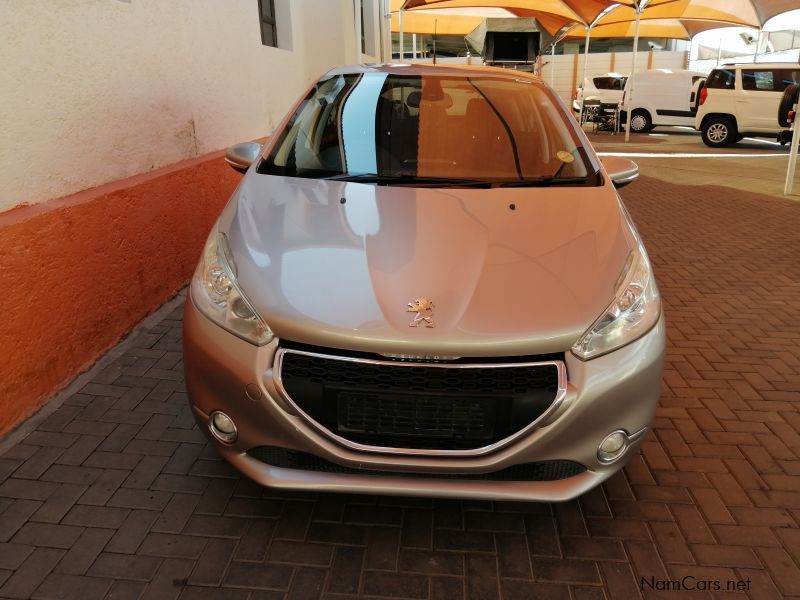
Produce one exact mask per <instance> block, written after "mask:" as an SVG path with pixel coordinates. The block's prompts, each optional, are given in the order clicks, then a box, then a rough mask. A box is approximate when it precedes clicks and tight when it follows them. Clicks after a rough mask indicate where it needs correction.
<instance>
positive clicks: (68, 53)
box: [0, 0, 379, 211]
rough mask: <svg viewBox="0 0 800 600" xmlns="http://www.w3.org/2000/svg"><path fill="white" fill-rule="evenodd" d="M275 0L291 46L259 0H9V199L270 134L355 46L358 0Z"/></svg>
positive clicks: (2, 88) (1, 144)
mask: <svg viewBox="0 0 800 600" xmlns="http://www.w3.org/2000/svg"><path fill="white" fill-rule="evenodd" d="M371 1H374V2H375V3H377V2H378V1H379V0H371ZM275 5H276V12H277V17H278V38H279V44H280V45H281V46H282V48H271V47H267V46H262V44H261V37H260V29H259V21H258V7H257V0H169V1H166V0H91V1H86V0H81V1H79V0H48V1H47V2H43V1H32V0H0V211H3V210H7V209H9V208H12V207H14V206H16V205H19V204H23V203H28V204H33V203H37V202H41V201H44V200H47V199H50V198H54V197H59V196H64V195H67V194H70V193H74V192H77V191H80V190H83V189H86V188H90V187H94V186H97V185H100V184H102V183H106V182H108V181H112V180H115V179H121V178H124V177H127V176H130V175H134V174H138V173H142V172H146V171H148V170H151V169H154V168H157V167H160V166H164V165H167V164H171V163H174V162H177V161H180V160H183V159H186V158H191V157H193V156H197V155H200V154H204V153H207V152H211V151H215V150H219V149H221V148H224V147H226V146H227V145H229V144H231V143H235V142H237V141H243V140H248V139H253V138H257V137H261V136H265V135H268V134H270V133H271V131H272V129H273V127H274V126H275V125H276V124H277V123H278V122H279V121H280V119H281V118H282V117H283V115H284V114H285V113H286V111H287V110H288V109H289V108H290V107H291V105H292V104H293V103H294V102H295V100H296V99H297V98H298V96H299V95H300V94H301V93H303V92H304V91H305V89H306V88H307V87H308V86H309V85H310V83H311V82H312V81H313V80H314V79H315V78H316V77H318V76H319V75H321V74H322V73H323V72H325V71H326V70H328V69H329V68H331V67H334V66H337V65H341V64H347V63H353V62H355V58H356V55H355V35H354V21H353V19H354V12H353V11H354V3H353V0H275ZM371 12H372V13H374V14H375V16H376V18H377V17H378V11H377V9H371ZM377 37H378V33H377V32H376V38H377ZM373 47H375V48H379V43H376V44H375V45H374V46H373ZM363 58H365V59H366V58H367V57H363ZM375 58H377V57H375Z"/></svg>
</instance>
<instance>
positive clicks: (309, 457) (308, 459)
mask: <svg viewBox="0 0 800 600" xmlns="http://www.w3.org/2000/svg"><path fill="white" fill-rule="evenodd" d="M247 454H248V455H250V456H252V457H253V458H255V459H256V460H258V461H260V462H263V463H265V464H268V465H271V466H273V467H280V468H282V469H297V470H300V471H314V472H316V473H338V474H342V475H372V476H384V477H414V478H417V479H460V480H466V481H558V480H560V479H567V478H568V477H574V476H575V475H579V474H581V473H583V472H585V471H586V467H584V466H583V465H582V464H580V463H576V462H573V461H571V460H544V461H539V462H532V463H524V464H521V465H513V466H511V467H506V468H505V469H502V470H500V471H495V472H493V473H465V474H456V473H413V472H408V471H381V470H371V469H355V468H352V467H343V466H342V465H337V464H336V463H332V462H330V461H327V460H325V459H324V458H320V457H319V456H315V455H313V454H307V453H305V452H298V451H296V450H288V449H286V448H278V447H275V446H258V447H256V448H251V449H250V450H248V451H247Z"/></svg>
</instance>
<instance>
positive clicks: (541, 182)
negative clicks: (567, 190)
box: [494, 177, 589, 187]
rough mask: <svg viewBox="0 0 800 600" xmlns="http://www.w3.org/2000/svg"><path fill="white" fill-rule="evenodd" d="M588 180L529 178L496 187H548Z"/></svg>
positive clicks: (505, 182)
mask: <svg viewBox="0 0 800 600" xmlns="http://www.w3.org/2000/svg"><path fill="white" fill-rule="evenodd" d="M588 180H589V179H588V177H528V178H525V179H520V180H516V181H499V182H497V183H495V184H494V187H547V186H551V185H569V184H576V183H578V184H580V183H586V182H587V181H588Z"/></svg>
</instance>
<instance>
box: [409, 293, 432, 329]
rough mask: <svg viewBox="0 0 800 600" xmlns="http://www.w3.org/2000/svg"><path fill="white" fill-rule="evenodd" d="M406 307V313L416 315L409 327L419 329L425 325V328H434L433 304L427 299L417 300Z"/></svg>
mask: <svg viewBox="0 0 800 600" xmlns="http://www.w3.org/2000/svg"><path fill="white" fill-rule="evenodd" d="M406 306H408V308H407V309H406V312H410V313H417V314H415V315H414V320H413V321H411V323H409V324H408V326H409V327H419V326H420V325H421V324H422V323H425V327H436V324H435V323H434V322H433V308H434V307H433V302H432V301H430V300H428V299H427V298H417V299H416V300H414V301H413V302H409V303H408V304H407V305H406Z"/></svg>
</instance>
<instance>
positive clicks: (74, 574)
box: [0, 178, 800, 600]
mask: <svg viewBox="0 0 800 600" xmlns="http://www.w3.org/2000/svg"><path fill="white" fill-rule="evenodd" d="M623 195H624V198H625V200H626V203H627V205H628V207H629V209H630V211H631V213H632V214H633V216H634V219H635V220H636V222H637V224H638V226H639V228H640V231H641V233H642V235H643V237H644V238H645V240H646V242H647V244H648V248H649V250H650V253H651V256H652V259H653V262H654V264H655V268H656V271H657V276H658V279H659V282H660V286H661V290H662V293H663V296H664V304H665V309H666V314H667V318H668V332H669V350H668V365H667V370H666V374H665V381H664V386H663V397H662V401H661V406H660V408H659V411H658V414H657V417H656V419H655V422H654V430H653V431H652V432H651V433H650V434H649V436H648V438H647V440H646V442H645V444H644V447H643V450H642V452H641V453H640V454H639V455H637V456H635V457H634V458H633V460H632V461H631V463H630V464H629V466H628V467H627V468H626V469H625V470H624V472H623V473H620V474H619V475H617V476H615V477H614V478H612V479H611V480H610V481H609V482H608V483H607V484H605V485H604V486H602V488H599V489H596V490H594V491H592V492H590V493H588V494H586V495H585V496H583V497H582V498H580V499H579V500H576V501H573V502H569V503H566V504H559V505H549V504H526V503H492V502H477V501H470V500H465V501H452V500H435V499H405V498H389V497H371V496H357V495H332V494H330V495H316V494H306V493H302V494H301V493H284V492H275V491H270V490H265V489H262V488H260V487H259V486H257V485H255V484H253V483H252V482H250V481H248V480H246V479H243V478H242V477H240V476H239V475H237V473H235V472H234V471H233V470H232V469H231V468H230V467H228V465H227V464H226V463H224V462H222V461H220V460H219V459H218V457H217V456H216V455H215V453H214V452H213V450H211V449H210V448H209V447H208V446H207V445H206V441H205V438H204V437H203V435H202V434H201V433H200V432H199V431H198V429H197V427H196V426H195V424H194V421H193V419H192V416H191V414H190V411H189V409H188V407H187V402H186V394H185V392H184V389H183V385H182V378H183V374H182V363H181V346H180V335H181V323H180V318H181V315H180V311H179V310H176V311H174V312H173V313H172V314H171V315H170V316H169V317H167V318H166V319H164V320H163V321H162V322H161V323H159V324H158V325H156V326H154V327H152V328H150V329H149V330H147V331H145V332H143V333H141V334H140V335H139V336H138V338H136V340H135V343H134V344H133V347H131V348H130V349H129V350H128V351H127V352H125V354H124V355H123V356H121V357H120V358H119V359H117V360H116V361H114V362H113V363H112V364H111V365H110V366H109V367H107V368H106V369H105V370H103V371H102V372H100V373H99V374H98V375H97V376H96V377H94V379H93V381H92V382H91V383H89V384H88V385H86V386H85V387H84V388H83V389H81V390H80V391H79V392H78V393H75V394H74V395H72V396H71V397H69V398H68V399H67V400H66V401H65V402H64V404H63V405H61V406H60V407H59V408H58V409H57V410H56V411H55V412H54V413H53V414H52V415H51V416H49V417H48V418H47V419H46V420H45V421H43V422H42V423H40V424H39V425H38V426H37V427H36V429H35V431H33V432H32V433H30V434H29V435H28V436H27V437H26V438H25V439H24V440H22V441H21V442H20V443H19V444H17V445H16V446H14V447H13V448H11V450H9V451H8V452H7V453H6V454H5V455H4V456H3V457H2V458H0V542H1V543H0V596H2V597H7V598H27V597H33V598H77V599H91V598H104V597H105V598H139V597H144V598H177V597H180V598H187V599H188V598H192V599H193V598H225V599H231V600H236V599H240V598H241V599H250V600H256V599H266V598H284V597H288V598H319V597H327V598H331V599H334V598H336V599H344V598H348V597H352V596H356V595H360V596H372V597H387V596H388V597H394V598H400V597H402V598H420V599H425V598H443V599H448V600H449V599H456V598H463V597H469V598H476V599H478V598H499V597H502V598H506V599H509V600H512V599H517V598H519V599H523V598H524V599H529V598H572V599H574V600H579V599H590V598H612V599H616V598H637V597H640V596H641V595H643V596H644V597H646V598H651V597H652V598H657V597H658V598H660V597H665V598H666V597H673V598H674V597H687V598H691V597H707V596H709V595H713V596H714V597H729V596H730V597H740V598H745V597H750V598H768V599H771V598H779V597H792V596H794V597H798V598H800V459H799V457H800V413H799V412H798V405H800V343H799V342H800V250H799V249H800V206H798V205H797V204H795V203H792V202H789V201H782V200H777V199H775V198H768V197H760V196H757V195H753V194H747V193H745V192H740V191H735V190H731V189H726V188H697V187H691V186H684V185H670V184H665V183H662V182H659V181H656V180H653V179H647V178H642V179H641V180H640V181H639V182H637V183H635V184H634V185H632V186H630V187H629V188H627V189H625V190H624V192H623ZM686 576H690V578H689V579H682V578H684V577H686ZM651 578H652V581H653V583H654V584H655V581H656V580H659V581H667V580H682V581H683V582H684V583H687V584H688V585H691V584H692V583H693V582H694V585H695V586H697V585H698V583H700V582H702V581H706V580H710V581H711V582H712V585H713V582H715V581H719V582H720V583H721V584H722V586H723V589H724V586H725V585H726V582H727V581H729V580H730V581H741V582H744V583H743V584H742V585H745V584H746V582H749V590H747V591H739V592H735V593H729V594H726V593H717V592H714V593H712V594H708V593H707V592H684V593H681V594H678V593H676V592H674V591H673V592H668V591H660V592H656V591H652V590H650V589H649V588H648V586H647V585H646V584H643V580H647V581H651ZM712 589H713V588H712Z"/></svg>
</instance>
